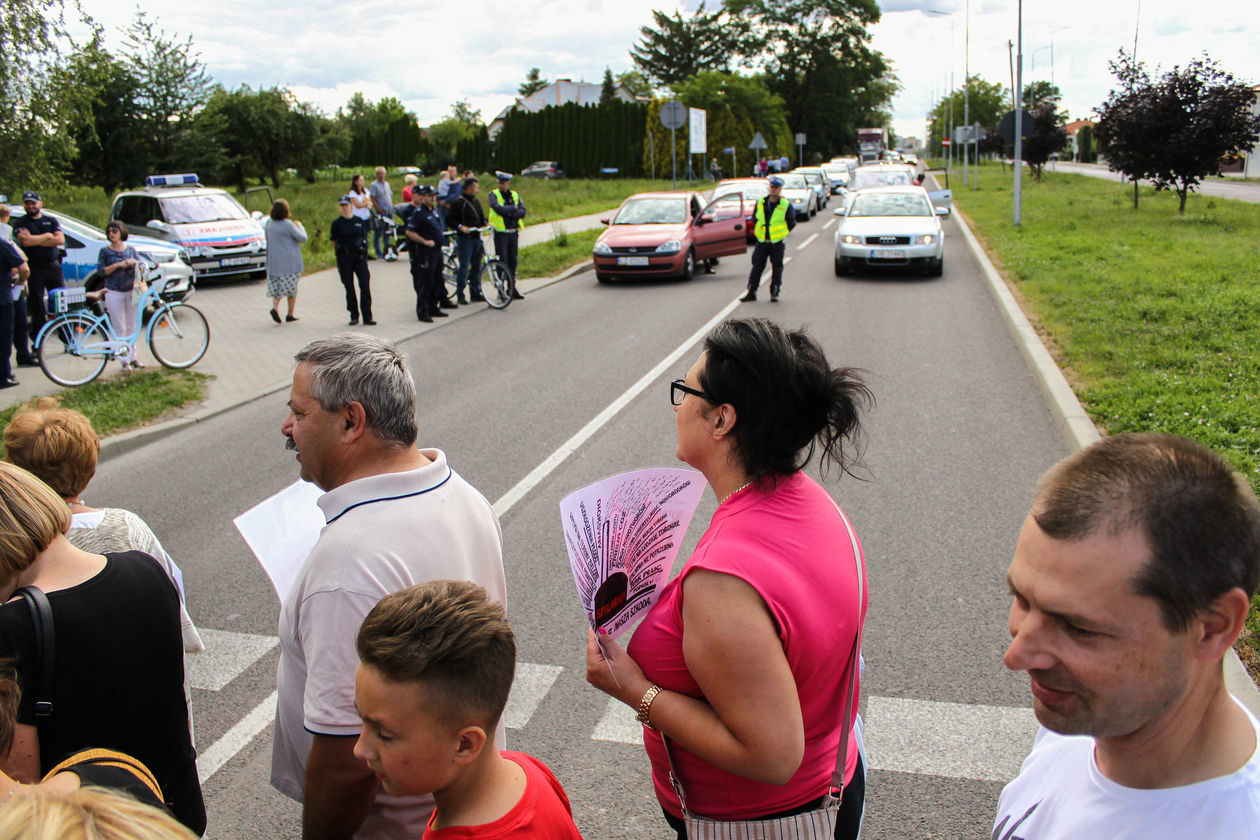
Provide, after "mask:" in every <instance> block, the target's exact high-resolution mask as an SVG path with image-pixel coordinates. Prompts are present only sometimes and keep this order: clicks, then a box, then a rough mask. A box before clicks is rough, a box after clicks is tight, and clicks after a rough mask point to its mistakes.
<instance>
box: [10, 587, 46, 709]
mask: <svg viewBox="0 0 1260 840" xmlns="http://www.w3.org/2000/svg"><path fill="white" fill-rule="evenodd" d="M13 594H14V595H21V596H22V599H23V600H25V601H26V606H27V607H29V608H30V611H31V626H32V627H33V628H34V631H35V658H36V659H37V660H38V661H39V689H38V690H37V691H36V692H35V717H37V718H47V717H49V716H50V715H52V713H53V704H52V697H53V680H54V678H55V677H56V670H55V667H54V660H55V659H56V656H57V632H56V628H55V627H54V626H53V614H52V604H50V603H48V596H47V595H45V594H44V591H43V590H42V589H39V588H37V587H34V586H20V587H18V589H17V590H16V591H14V593H13Z"/></svg>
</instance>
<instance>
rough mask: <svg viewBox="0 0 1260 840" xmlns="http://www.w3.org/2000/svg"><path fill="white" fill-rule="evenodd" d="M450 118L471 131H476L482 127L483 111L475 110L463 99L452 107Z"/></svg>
mask: <svg viewBox="0 0 1260 840" xmlns="http://www.w3.org/2000/svg"><path fill="white" fill-rule="evenodd" d="M450 118H451V119H453V120H457V121H458V122H461V123H463V124H464V125H466V126H468V127H469V128H470V129H475V128H477V127H478V126H480V125H481V109H480V108H474V107H473V106H472V105H471V104H470V103H469V101H468V100H467V99H461V100H459V101H458V102H456V103H455V104H454V105H452V106H451V117H450ZM469 136H471V132H470V133H469Z"/></svg>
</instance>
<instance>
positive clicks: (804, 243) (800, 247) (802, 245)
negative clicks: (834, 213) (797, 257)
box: [796, 233, 818, 251]
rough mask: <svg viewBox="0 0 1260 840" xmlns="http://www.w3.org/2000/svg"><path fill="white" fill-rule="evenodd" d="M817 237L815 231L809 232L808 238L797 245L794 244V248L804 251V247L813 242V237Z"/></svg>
mask: <svg viewBox="0 0 1260 840" xmlns="http://www.w3.org/2000/svg"><path fill="white" fill-rule="evenodd" d="M817 238H818V234H816V233H811V234H810V235H809V238H808V239H806V240H805V241H804V242H802V243H801V244H800V245H797V246H796V250H798V251H804V250H805V249H806V248H808V247H809V243H811V242H813V241H814V240H815V239H817Z"/></svg>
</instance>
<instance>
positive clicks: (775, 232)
mask: <svg viewBox="0 0 1260 840" xmlns="http://www.w3.org/2000/svg"><path fill="white" fill-rule="evenodd" d="M787 209H788V202H787V199H785V198H780V199H779V203H778V204H776V205H775V206H774V212H773V213H771V214H770V236H769V237H768V241H770V242H779V241H780V240H783V239H787V235H788V226H787ZM753 235H754V236H756V237H757V241H758V242H766V241H767V236H766V200H765V199H764V198H759V199H757V209H756V211H755V212H754V213H753Z"/></svg>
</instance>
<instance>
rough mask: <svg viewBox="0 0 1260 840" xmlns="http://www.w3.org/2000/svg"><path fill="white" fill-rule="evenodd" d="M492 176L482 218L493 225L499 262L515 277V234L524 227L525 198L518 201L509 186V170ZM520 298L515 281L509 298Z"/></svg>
mask: <svg viewBox="0 0 1260 840" xmlns="http://www.w3.org/2000/svg"><path fill="white" fill-rule="evenodd" d="M495 177H496V178H497V179H498V181H499V186H498V187H497V188H496V189H493V190H491V191H490V195H489V197H488V198H487V200H486V206H487V210H486V218H488V219H489V220H490V225H491V227H493V228H494V252H495V253H496V254H498V255H499V259H501V260H503V264H504V265H506V266H507V267H508V271H511V272H512V277H513V278H514V279H515V277H516V252H517V246H518V245H519V242H518V237H519V236H520V231H522V230H524V228H525V223H524V222H523V221H521V220H522V219H524V218H525V202H523V201H521V196H520V194H519V193H517V192H516V190H514V189H512V173H510V172H496V173H495ZM524 298H525V296H524V295H522V294H521V293H520V292H518V291H516V285H515V284H513V285H512V299H513V300H523V299H524Z"/></svg>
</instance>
